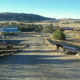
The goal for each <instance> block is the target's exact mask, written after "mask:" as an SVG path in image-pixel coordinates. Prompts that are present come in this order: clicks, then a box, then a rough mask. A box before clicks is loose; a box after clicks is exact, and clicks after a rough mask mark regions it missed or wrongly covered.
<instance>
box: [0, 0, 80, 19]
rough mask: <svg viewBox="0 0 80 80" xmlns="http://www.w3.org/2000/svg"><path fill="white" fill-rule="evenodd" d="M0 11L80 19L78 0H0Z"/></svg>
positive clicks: (79, 2)
mask: <svg viewBox="0 0 80 80" xmlns="http://www.w3.org/2000/svg"><path fill="white" fill-rule="evenodd" d="M0 12H17V13H32V14H39V15H42V16H46V17H52V18H79V19H80V0H0Z"/></svg>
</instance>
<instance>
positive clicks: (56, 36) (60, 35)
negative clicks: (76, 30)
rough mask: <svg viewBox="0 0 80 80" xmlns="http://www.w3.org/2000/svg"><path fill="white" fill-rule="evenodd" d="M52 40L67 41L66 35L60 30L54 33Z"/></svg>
mask: <svg viewBox="0 0 80 80" xmlns="http://www.w3.org/2000/svg"><path fill="white" fill-rule="evenodd" d="M52 38H53V39H55V40H65V34H64V33H63V31H61V30H60V29H58V30H56V31H55V32H54V33H53V35H52Z"/></svg>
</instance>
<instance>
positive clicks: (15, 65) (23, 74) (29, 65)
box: [0, 34, 80, 80]
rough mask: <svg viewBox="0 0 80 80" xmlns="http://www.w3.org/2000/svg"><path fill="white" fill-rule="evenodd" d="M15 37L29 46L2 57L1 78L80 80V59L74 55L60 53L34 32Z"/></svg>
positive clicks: (7, 79) (0, 61)
mask: <svg viewBox="0 0 80 80" xmlns="http://www.w3.org/2000/svg"><path fill="white" fill-rule="evenodd" d="M29 35H30V36H29ZM15 39H16V40H22V42H21V43H25V44H27V43H28V44H29V47H28V48H25V49H23V50H22V51H21V52H18V53H16V54H14V55H11V56H5V57H0V80H80V59H78V58H77V57H75V56H74V55H62V54H58V52H56V51H53V50H51V49H50V48H49V47H48V46H46V45H44V44H43V41H44V40H43V39H42V38H41V37H40V36H36V35H34V34H32V36H31V34H28V36H27V35H26V37H25V36H23V35H22V36H20V37H16V38H15V37H14V38H13V40H15Z"/></svg>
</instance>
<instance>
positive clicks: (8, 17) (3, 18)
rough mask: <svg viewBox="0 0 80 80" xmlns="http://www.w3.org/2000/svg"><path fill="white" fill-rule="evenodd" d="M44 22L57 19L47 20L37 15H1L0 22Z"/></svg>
mask: <svg viewBox="0 0 80 80" xmlns="http://www.w3.org/2000/svg"><path fill="white" fill-rule="evenodd" d="M44 20H55V18H47V17H43V16H40V15H36V14H27V13H8V12H7V13H0V21H26V22H34V21H44Z"/></svg>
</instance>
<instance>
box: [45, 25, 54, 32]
mask: <svg viewBox="0 0 80 80" xmlns="http://www.w3.org/2000/svg"><path fill="white" fill-rule="evenodd" d="M46 31H47V32H49V33H52V32H53V31H54V30H53V25H52V24H50V25H49V26H47V30H46Z"/></svg>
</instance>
